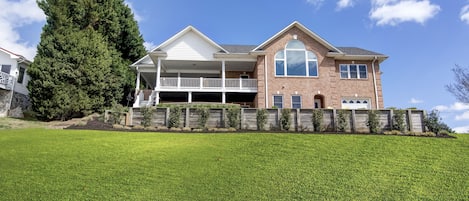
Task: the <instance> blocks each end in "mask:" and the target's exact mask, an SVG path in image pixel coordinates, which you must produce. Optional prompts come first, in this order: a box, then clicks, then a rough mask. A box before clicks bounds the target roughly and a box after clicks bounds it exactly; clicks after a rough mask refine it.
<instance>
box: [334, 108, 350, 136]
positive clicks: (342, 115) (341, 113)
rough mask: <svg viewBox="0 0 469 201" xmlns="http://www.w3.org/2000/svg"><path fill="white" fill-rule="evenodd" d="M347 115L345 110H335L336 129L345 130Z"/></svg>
mask: <svg viewBox="0 0 469 201" xmlns="http://www.w3.org/2000/svg"><path fill="white" fill-rule="evenodd" d="M348 120H349V116H348V114H347V112H346V111H345V110H337V131H339V132H345V130H347V127H348Z"/></svg>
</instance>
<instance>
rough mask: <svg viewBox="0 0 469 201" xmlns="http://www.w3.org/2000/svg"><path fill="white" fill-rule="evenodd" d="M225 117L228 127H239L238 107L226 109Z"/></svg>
mask: <svg viewBox="0 0 469 201" xmlns="http://www.w3.org/2000/svg"><path fill="white" fill-rule="evenodd" d="M226 112H227V113H226V117H227V119H228V127H229V128H238V127H239V116H240V108H237V107H233V108H228V110H227V111H226Z"/></svg>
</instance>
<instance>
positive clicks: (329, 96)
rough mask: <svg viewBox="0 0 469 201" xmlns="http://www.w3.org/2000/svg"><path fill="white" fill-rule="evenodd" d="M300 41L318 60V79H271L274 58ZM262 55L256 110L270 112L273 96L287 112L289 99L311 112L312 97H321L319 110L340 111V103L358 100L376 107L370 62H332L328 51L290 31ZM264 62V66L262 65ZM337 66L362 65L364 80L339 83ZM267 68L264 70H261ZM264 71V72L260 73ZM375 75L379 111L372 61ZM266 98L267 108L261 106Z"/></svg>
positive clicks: (312, 105)
mask: <svg viewBox="0 0 469 201" xmlns="http://www.w3.org/2000/svg"><path fill="white" fill-rule="evenodd" d="M294 35H296V37H297V39H298V40H300V41H302V42H303V43H304V45H305V46H306V50H308V51H312V52H313V53H315V54H316V56H317V58H318V74H319V76H318V77H288V76H285V77H279V76H275V60H274V57H275V54H276V53H277V51H279V50H283V49H284V48H285V46H286V44H287V43H288V42H289V41H290V40H292V39H294ZM263 51H264V52H265V55H261V56H258V63H257V69H256V70H257V75H258V76H257V79H258V96H257V107H260V108H264V107H266V108H271V107H272V105H273V96H274V95H283V107H284V108H291V96H292V95H299V96H301V102H302V108H313V107H314V97H315V95H320V96H322V97H323V104H324V105H323V106H322V107H323V108H341V105H342V99H344V98H360V99H368V100H371V108H377V107H376V98H375V97H376V96H375V89H374V84H373V73H372V72H373V71H372V66H373V65H372V62H373V59H369V60H336V59H334V58H332V57H328V56H327V53H328V52H329V49H328V48H327V47H325V46H324V45H323V44H321V43H320V42H318V41H316V40H315V39H314V38H312V37H310V36H309V35H308V34H306V33H305V32H304V31H302V30H300V29H299V28H297V27H292V28H291V29H290V30H288V31H286V32H285V33H283V34H282V35H280V36H279V37H277V38H276V39H275V40H273V41H272V42H270V43H269V44H267V45H266V46H265V48H264V49H263ZM264 60H265V61H266V62H264ZM340 64H365V65H366V66H367V72H368V76H367V79H341V78H340V70H339V65H340ZM265 65H267V66H265ZM264 69H267V72H264ZM375 71H376V73H375V75H376V83H377V91H378V99H379V101H378V102H379V108H383V93H382V88H381V76H380V70H379V62H377V61H375ZM264 73H266V74H267V85H268V89H267V94H266V93H265V91H266V88H265V78H264ZM265 98H268V99H269V100H268V105H267V106H266V105H265Z"/></svg>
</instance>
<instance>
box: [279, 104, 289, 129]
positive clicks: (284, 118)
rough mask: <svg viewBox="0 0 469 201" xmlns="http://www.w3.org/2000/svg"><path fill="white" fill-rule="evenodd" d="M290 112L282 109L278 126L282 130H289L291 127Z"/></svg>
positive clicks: (287, 109)
mask: <svg viewBox="0 0 469 201" xmlns="http://www.w3.org/2000/svg"><path fill="white" fill-rule="evenodd" d="M290 113H291V110H290V109H289V108H283V109H282V111H281V114H280V126H281V129H283V130H286V131H288V130H290V125H291V116H290Z"/></svg>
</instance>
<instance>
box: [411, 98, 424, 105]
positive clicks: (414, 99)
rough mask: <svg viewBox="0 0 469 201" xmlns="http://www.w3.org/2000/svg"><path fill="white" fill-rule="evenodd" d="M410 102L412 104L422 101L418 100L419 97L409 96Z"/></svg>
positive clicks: (421, 101)
mask: <svg viewBox="0 0 469 201" xmlns="http://www.w3.org/2000/svg"><path fill="white" fill-rule="evenodd" d="M409 102H410V103H412V104H419V103H423V100H419V99H416V98H411V99H410V101H409Z"/></svg>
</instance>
